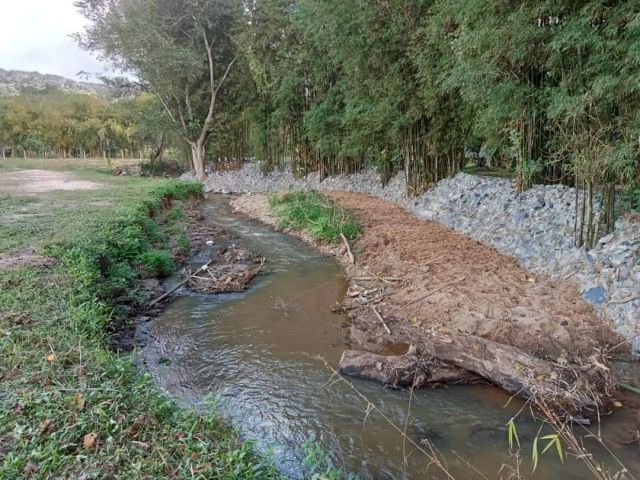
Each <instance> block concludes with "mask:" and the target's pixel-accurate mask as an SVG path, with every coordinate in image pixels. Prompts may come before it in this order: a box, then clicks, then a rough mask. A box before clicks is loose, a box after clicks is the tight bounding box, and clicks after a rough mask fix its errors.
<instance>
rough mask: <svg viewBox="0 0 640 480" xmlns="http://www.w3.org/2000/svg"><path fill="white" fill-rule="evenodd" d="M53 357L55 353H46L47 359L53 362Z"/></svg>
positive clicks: (54, 357)
mask: <svg viewBox="0 0 640 480" xmlns="http://www.w3.org/2000/svg"><path fill="white" fill-rule="evenodd" d="M55 359H56V354H55V353H50V354H49V355H47V361H49V362H53V361H54V360H55Z"/></svg>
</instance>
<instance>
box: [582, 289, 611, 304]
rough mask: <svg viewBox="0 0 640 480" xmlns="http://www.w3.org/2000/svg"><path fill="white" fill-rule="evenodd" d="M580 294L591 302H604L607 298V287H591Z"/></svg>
mask: <svg viewBox="0 0 640 480" xmlns="http://www.w3.org/2000/svg"><path fill="white" fill-rule="evenodd" d="M582 296H583V297H584V298H585V299H586V300H588V301H590V302H591V303H595V304H596V305H600V304H601V303H604V301H605V299H606V298H607V289H606V288H604V287H593V288H590V289H589V290H587V291H586V292H584V293H583V295H582Z"/></svg>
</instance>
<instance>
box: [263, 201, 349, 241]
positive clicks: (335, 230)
mask: <svg viewBox="0 0 640 480" xmlns="http://www.w3.org/2000/svg"><path fill="white" fill-rule="evenodd" d="M269 206H270V207H271V209H272V210H273V212H274V213H275V214H276V215H277V217H278V220H279V226H280V227H281V228H291V229H294V230H305V231H306V232H308V233H309V234H310V235H311V236H312V237H313V238H315V239H316V240H318V241H322V242H329V243H337V242H339V241H340V234H342V235H344V236H345V237H346V238H348V239H352V238H355V237H356V236H357V235H358V234H359V233H360V225H359V224H358V222H357V220H356V219H355V218H354V216H353V214H352V213H351V212H350V211H349V210H347V209H345V208H342V207H340V206H339V205H338V204H336V202H334V201H333V200H332V199H330V198H329V197H327V196H326V195H323V194H321V193H319V192H317V191H315V190H311V191H302V190H301V191H296V192H289V193H286V194H284V195H282V196H277V195H274V196H271V197H270V198H269Z"/></svg>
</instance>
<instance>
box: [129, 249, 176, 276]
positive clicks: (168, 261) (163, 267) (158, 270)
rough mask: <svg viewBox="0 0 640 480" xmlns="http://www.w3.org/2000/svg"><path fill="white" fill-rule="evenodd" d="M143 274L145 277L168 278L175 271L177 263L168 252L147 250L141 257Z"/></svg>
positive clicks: (139, 258) (139, 259)
mask: <svg viewBox="0 0 640 480" xmlns="http://www.w3.org/2000/svg"><path fill="white" fill-rule="evenodd" d="M138 261H139V262H140V270H141V272H140V273H141V274H142V275H143V276H145V277H160V278H164V277H168V276H169V275H171V273H172V272H173V270H174V269H175V267H176V266H175V263H174V262H173V259H172V258H171V255H170V254H169V252H167V251H166V250H155V249H151V250H147V251H145V252H143V253H142V254H141V255H140V256H139V257H138Z"/></svg>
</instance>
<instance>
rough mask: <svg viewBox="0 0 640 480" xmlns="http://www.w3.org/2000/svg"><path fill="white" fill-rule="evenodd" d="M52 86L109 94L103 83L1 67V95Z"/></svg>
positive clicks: (76, 91)
mask: <svg viewBox="0 0 640 480" xmlns="http://www.w3.org/2000/svg"><path fill="white" fill-rule="evenodd" d="M51 87H55V88H59V89H61V90H63V91H67V92H75V93H87V94H92V95H100V96H103V95H107V94H108V91H109V90H108V88H107V87H106V85H104V84H101V83H92V82H81V81H76V80H71V79H69V78H65V77H61V76H60V75H50V74H46V73H38V72H23V71H21V70H5V69H3V68H0V97H3V96H4V97H6V96H11V95H17V94H18V93H20V91H22V90H25V89H29V90H44V89H46V88H51Z"/></svg>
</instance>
